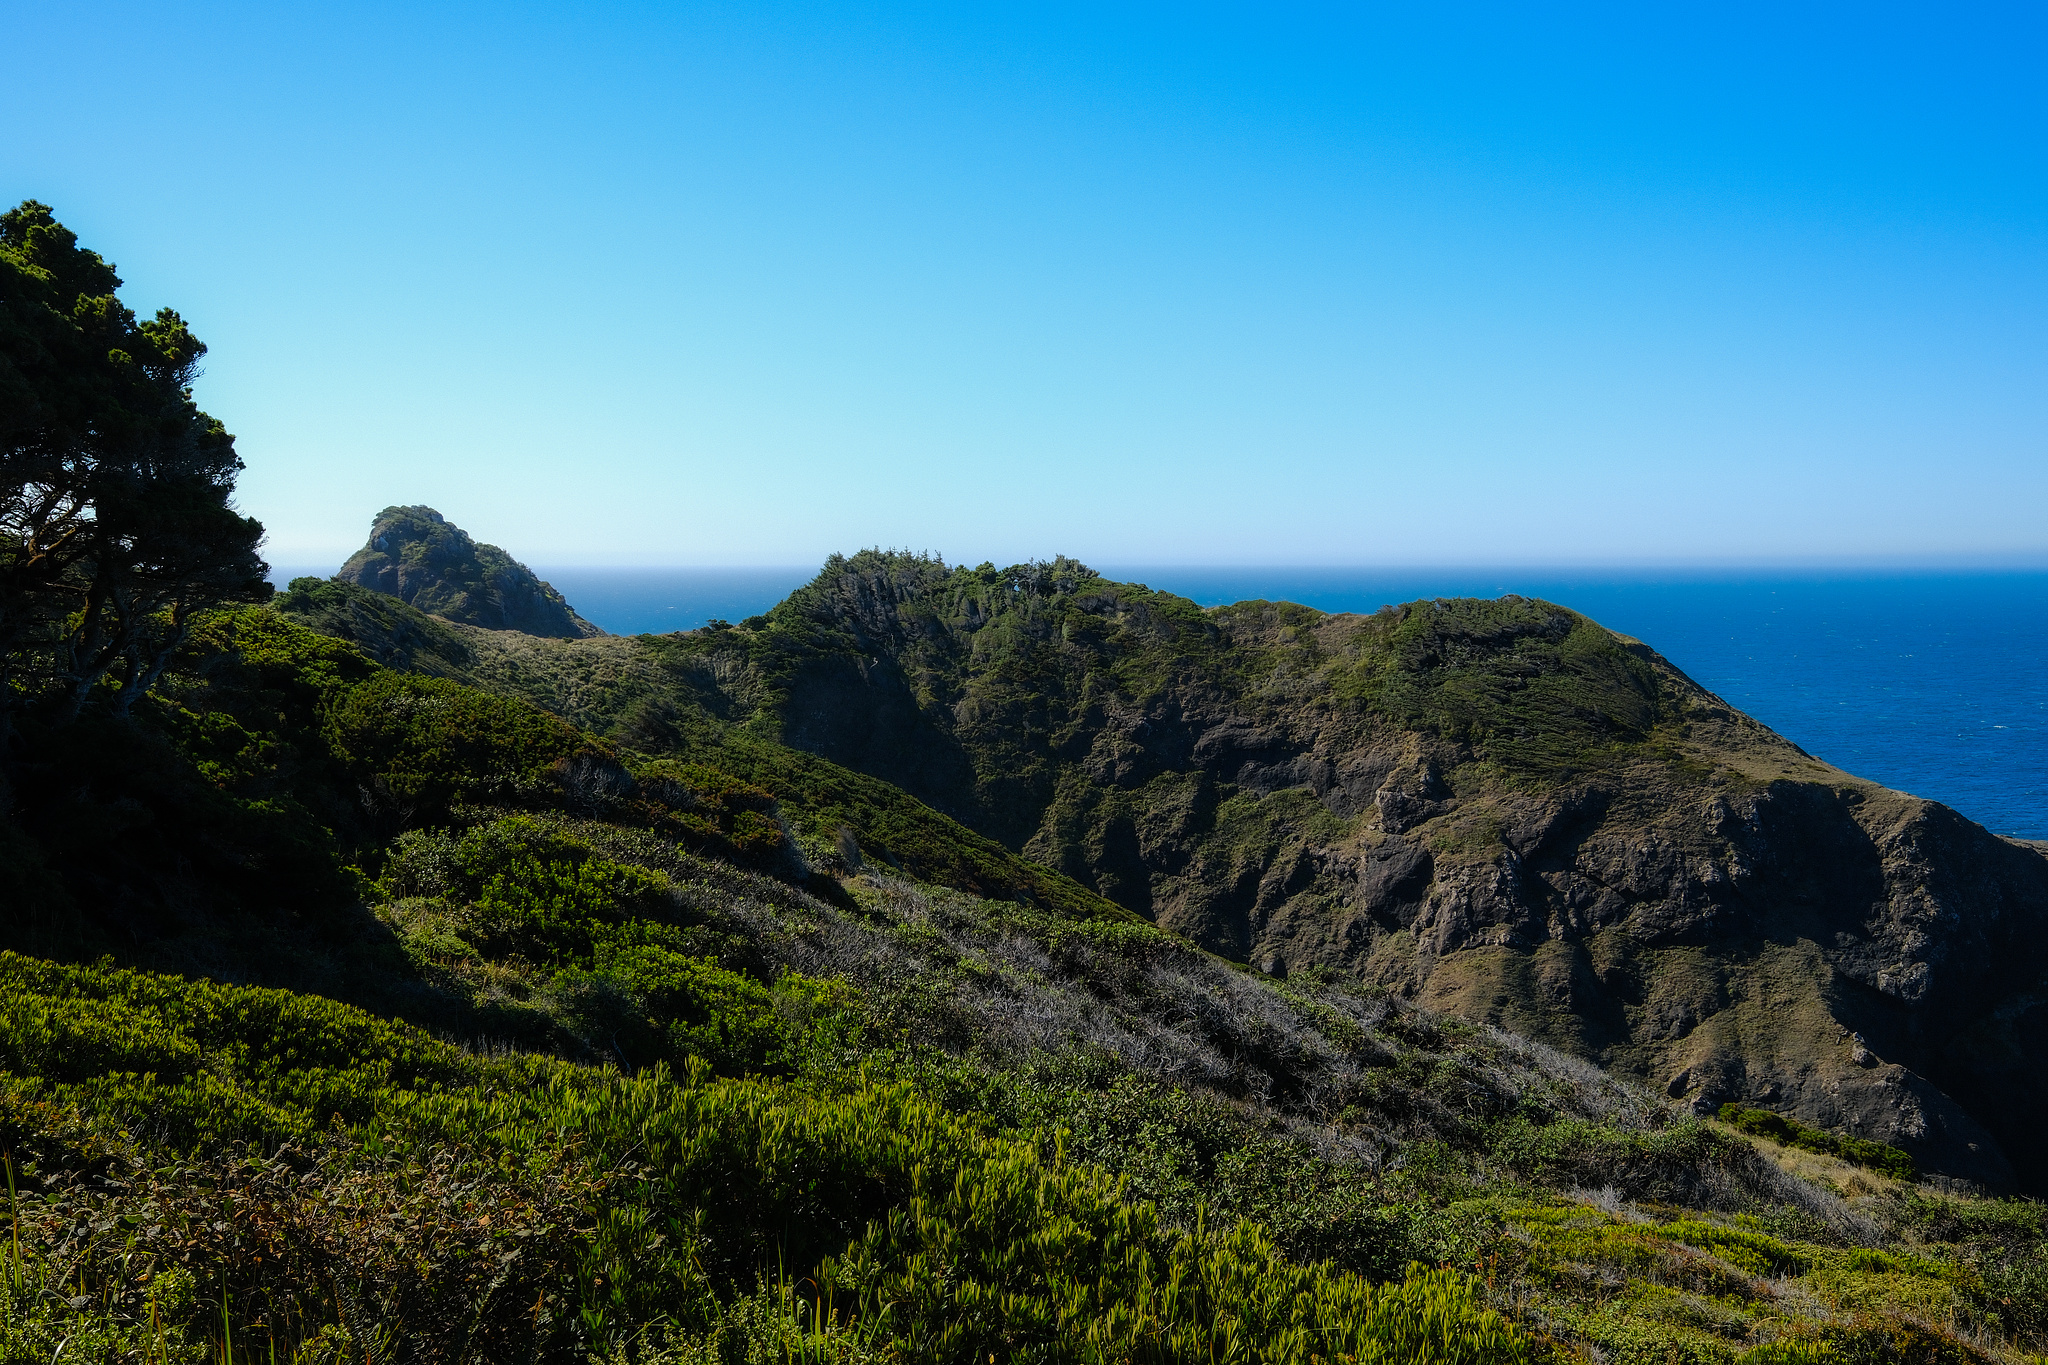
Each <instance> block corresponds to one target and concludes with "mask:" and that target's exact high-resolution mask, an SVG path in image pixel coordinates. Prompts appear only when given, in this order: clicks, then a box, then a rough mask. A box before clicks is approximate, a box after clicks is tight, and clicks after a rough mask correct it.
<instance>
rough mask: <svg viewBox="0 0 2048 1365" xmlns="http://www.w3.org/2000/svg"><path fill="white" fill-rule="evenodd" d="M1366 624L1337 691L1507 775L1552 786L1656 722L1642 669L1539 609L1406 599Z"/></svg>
mask: <svg viewBox="0 0 2048 1365" xmlns="http://www.w3.org/2000/svg"><path fill="white" fill-rule="evenodd" d="M1382 622H1383V623H1384V624H1381V623H1382ZM1375 624H1376V625H1378V627H1379V628H1378V630H1377V631H1376V634H1377V635H1378V641H1377V643H1378V646H1379V647H1378V648H1377V649H1373V650H1369V651H1366V652H1364V653H1363V654H1362V656H1361V657H1360V658H1359V660H1358V661H1357V663H1355V664H1354V665H1353V668H1352V673H1351V676H1350V677H1349V678H1347V679H1346V680H1345V682H1344V686H1345V687H1346V688H1347V690H1349V691H1350V692H1351V693H1352V694H1353V695H1355V696H1357V697H1358V698H1359V699H1361V700H1362V701H1364V702H1366V703H1367V704H1368V705H1370V706H1372V707H1373V708H1374V709H1376V710H1378V711H1380V712H1382V713H1383V714H1385V715H1386V716H1388V717H1389V718H1390V719H1392V720H1394V721H1396V722H1398V723H1400V724H1402V725H1405V726H1409V727H1413V728H1416V729H1421V730H1424V731H1425V732H1429V733H1434V734H1435V735H1437V736H1438V737H1440V738H1442V739H1445V740H1448V741H1450V742H1452V743H1455V744H1461V745H1469V746H1470V747H1471V748H1472V750H1473V751H1474V752H1475V753H1477V754H1478V755H1480V756H1481V757H1483V758H1485V759H1486V760H1488V761H1491V762H1493V763H1497V764H1499V765H1500V766H1501V767H1503V768H1505V769H1507V770H1508V771H1510V772H1513V773H1517V774H1520V775H1525V776H1529V777H1540V778H1548V779H1556V778H1562V777H1570V776H1572V775H1573V774H1575V773H1578V772H1582V771H1584V770H1585V769H1587V768H1589V767H1597V766H1601V765H1603V764H1605V763H1608V762H1611V761H1612V760H1613V759H1614V758H1615V757H1617V756H1619V755H1621V754H1624V753H1626V752H1628V751H1629V750H1630V749H1632V748H1633V747H1634V746H1638V745H1641V744H1643V743H1644V742H1645V741H1647V740H1648V739H1649V738H1650V735H1651V732H1652V731H1653V730H1654V729H1655V727H1656V726H1657V724H1658V723H1659V721H1660V720H1662V719H1664V718H1665V714H1664V713H1665V710H1666V706H1665V703H1664V702H1663V701H1662V700H1661V698H1660V689H1659V687H1658V683H1657V678H1656V674H1655V673H1654V672H1652V670H1651V669H1650V667H1649V665H1648V664H1647V663H1645V662H1644V661H1643V660H1642V659H1640V658H1638V657H1636V656H1635V655H1634V654H1632V653H1630V652H1629V650H1628V649H1627V648H1626V647H1625V646H1624V645H1622V643H1621V642H1620V641H1618V640H1617V639H1616V638H1615V637H1614V636H1613V635H1611V634H1609V633H1608V632H1607V631H1605V630H1602V629H1601V628H1600V627H1599V626H1596V625H1594V624H1593V623H1592V622H1591V621H1588V620H1586V619H1585V618H1584V617H1582V616H1579V615H1578V614H1576V613H1574V612H1570V611H1567V610H1565V609H1564V608H1562V607H1556V606H1552V605H1551V604H1550V603H1548V602H1538V601H1535V600H1533V599H1529V598H1522V597H1503V598H1501V599H1499V600H1498V601H1491V602H1486V601H1473V600H1467V599H1460V600H1456V601H1444V600H1438V601H1434V602H1415V603H1411V604H1410V605H1408V606H1406V607H1402V608H1399V609H1397V610H1396V611H1395V612H1393V613H1392V614H1390V615H1387V616H1383V617H1379V618H1375Z"/></svg>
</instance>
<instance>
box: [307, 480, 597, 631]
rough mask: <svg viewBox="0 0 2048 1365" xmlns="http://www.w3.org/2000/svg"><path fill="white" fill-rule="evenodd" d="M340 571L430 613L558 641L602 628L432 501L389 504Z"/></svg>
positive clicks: (347, 577)
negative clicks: (416, 504) (421, 504)
mask: <svg viewBox="0 0 2048 1365" xmlns="http://www.w3.org/2000/svg"><path fill="white" fill-rule="evenodd" d="M335 577H336V578H338V579H341V580H342V581H344V582H348V583H357V584H360V585H361V586H363V587H365V588H369V589H370V590H371V591H373V592H381V593H387V594H389V595H390V596H392V597H396V598H398V599H399V600H400V601H402V602H404V603H406V604H407V605H408V606H412V607H416V608H418V609H419V610H420V611H423V612H426V613H427V614H429V615H431V616H439V617H443V618H445V619H447V620H450V621H456V622H460V623H461V624H463V625H469V626H482V627H483V628H484V629H486V630H516V631H520V632H522V633H524V634H527V635H540V636H546V637H549V638H552V639H559V640H577V639H587V638H589V637H591V636H594V635H603V634H604V633H605V632H603V631H602V630H599V629H598V628H597V627H596V626H594V625H592V624H591V623H590V622H588V621H586V620H584V619H583V618H582V617H581V616H578V615H577V614H576V609H575V608H574V607H572V606H570V605H569V604H568V603H567V602H566V601H564V600H563V599H562V594H560V593H558V592H556V591H555V590H554V589H553V588H552V587H550V586H549V585H548V584H546V583H543V582H542V581H541V580H540V579H538V578H536V577H534V575H533V571H532V570H530V569H528V568H527V567H526V566H525V565H524V564H521V563H520V562H519V561H518V560H516V559H514V558H512V556H510V555H508V554H506V553H505V552H504V551H503V550H501V549H499V548H498V547H497V546H495V545H483V544H480V543H478V542H477V541H476V540H474V539H472V538H471V537H470V535H469V533H468V532H467V531H465V530H463V529H462V528H461V527H459V526H457V525H455V524H454V523H453V522H451V521H449V520H448V519H447V518H446V517H444V516H442V515H441V514H440V513H439V512H436V511H435V510H434V509H433V508H431V507H387V508H385V509H384V510H383V511H382V512H379V513H378V514H377V519H376V521H374V522H373V523H371V525H370V539H369V543H368V544H366V545H364V546H363V548H362V549H360V550H358V551H356V552H355V553H354V554H353V555H350V556H349V560H348V563H346V564H344V565H342V566H341V571H340V572H339V573H337V574H335Z"/></svg>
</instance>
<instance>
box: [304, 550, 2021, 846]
mask: <svg viewBox="0 0 2048 1365" xmlns="http://www.w3.org/2000/svg"><path fill="white" fill-rule="evenodd" d="M1094 567H1095V568H1096V569H1097V570H1098V571H1099V572H1101V573H1103V574H1105V575H1107V576H1109V577H1111V578H1115V579H1119V580H1122V581H1125V582H1138V583H1146V584H1149V585H1150V586H1152V587H1154V588H1158V589H1161V590H1163V591H1167V592H1174V593H1179V594H1180V595H1182V596H1184V597H1188V598H1191V599H1193V600H1194V601H1196V602H1198V603H1200V604H1201V605H1203V606H1218V605H1221V604H1223V603H1226V602H1236V601H1242V600H1245V599H1248V598H1266V599H1269V600H1275V601H1282V600H1284V601H1291V602H1299V603H1302V604H1303V605H1305V606H1311V607H1316V608H1318V609H1320V610H1323V611H1333V612H1334V611H1373V610H1375V609H1377V608H1378V607H1379V606H1381V605H1382V604H1383V603H1389V602H1407V601H1413V600H1415V599H1416V598H1423V597H1464V596H1478V597H1498V596H1500V595H1501V594H1502V593H1507V592H1515V593H1521V594H1523V595H1524V596H1527V597H1540V598H1544V599H1546V600H1548V601H1552V602H1558V603H1561V604H1563V605H1565V606H1568V607H1571V608H1572V609H1573V610H1575V611H1579V612H1583V613H1584V614H1586V615H1587V616H1590V617H1592V618H1593V619H1594V620H1596V621H1598V622H1600V623H1601V624H1602V625H1605V626H1607V627H1608V628H1610V629H1612V630H1618V631H1621V632H1622V633H1624V634H1627V635H1633V636H1635V637H1636V638H1637V639H1640V640H1643V641H1645V642H1647V643H1648V644H1649V645H1651V646H1652V647H1653V648H1655V649H1656V650H1658V651H1659V652H1660V653H1662V654H1663V655H1664V656H1665V657H1666V658H1668V659H1670V660H1671V661H1672V663H1674V664H1676V665H1677V666H1678V667H1679V668H1681V669H1683V670H1685V672H1686V673H1687V674H1689V675H1690V676H1691V677H1692V678H1693V679H1694V680H1695V681H1697V682H1698V683H1699V684H1700V685H1701V686H1703V687H1705V688H1707V689H1708V690H1710V691H1713V692H1716V693H1718V694H1720V696H1721V697H1722V698H1724V699H1725V700H1726V701H1728V702H1729V703H1730V704H1731V705H1733V706H1736V707H1739V708H1741V709H1742V710H1744V711H1747V712H1748V713H1749V714H1751V715H1753V716H1755V717H1756V718H1757V719H1758V720H1761V721H1763V722H1764V723H1765V724H1766V725H1769V726H1770V727H1771V728H1772V729H1774V730H1776V731H1778V732H1779V733H1780V734H1782V735H1784V736H1786V737H1787V738H1788V739H1790V740H1792V741H1793V742H1794V743H1795V744H1798V745H1799V746H1800V747H1801V748H1803V749H1805V750H1806V751H1807V752H1809V753H1812V754H1814V755H1816V756H1818V757H1820V758H1823V759H1826V760H1827V761H1828V762H1830V763H1832V764H1834V765H1835V766H1837V767H1839V768H1843V769H1846V770H1847V771H1849V772H1852V773H1856V774H1859V775H1860V776H1863V777H1867V778H1869V779H1871V780H1873V781H1876V782H1881V783H1883V784H1884V785H1885V786H1888V787H1893V788H1896V789H1898V790H1900V791H1907V792H1911V793H1913V794H1914V795H1916V796H1924V797H1928V798H1930V799H1932V800H1936V801H1940V802H1943V803H1944V804H1946V805H1949V806H1952V807H1954V808H1955V809H1956V810H1958V811H1960V812H1962V813H1963V814H1964V815H1967V816H1969V817H1970V818H1971V819H1973V820H1976V821H1978V822H1980V823H1981V824H1983V825H1985V826H1986V827H1987V828H1989V829H1991V830H1993V831H1995V832H1997V833H2000V834H2010V835H2016V836H2018V837H2020V838H2026V839H2048V572H2001V573H1886V574H1877V573H1819V572H1815V573H1793V572H1788V571H1784V570H1773V571H1768V572H1767V571H1761V570H1759V571H1751V572H1741V571H1729V570H1721V571H1714V572H1707V571H1697V572H1675V571H1666V572H1637V573H1624V572H1619V571H1614V570H1600V571H1593V570H1588V571H1581V572H1574V571H1569V570H1559V569H1487V568H1476V569H1413V570H1387V569H1288V568H1263V569H1262V568H1184V567H1182V568H1167V567H1158V566H1146V565H1096V566H1094ZM298 572H313V573H328V572H332V570H331V569H318V570H291V571H288V572H280V573H279V574H278V575H277V578H278V580H279V581H284V580H285V579H287V578H289V577H290V576H292V575H293V574H295V573H298ZM536 572H537V573H539V574H540V575H541V577H543V578H545V579H547V580H548V581H550V582H551V583H553V584H554V585H555V587H556V588H557V589H559V590H560V591H561V592H562V594H563V595H564V596H565V597H567V598H568V599H569V601H570V602H571V603H572V604H573V605H574V606H575V607H576V609H577V610H578V611H580V612H582V613H583V615H584V616H585V617H587V618H589V619H590V620H591V621H594V622H596V623H597V624H598V625H600V626H602V627H604V628H605V629H606V630H609V631H612V632H614V633H616V634H638V633H641V632H661V631H673V630H692V629H695V628H696V627H698V626H701V625H703V624H704V622H705V621H707V620H711V619H713V618H719V619H723V620H728V621H739V620H743V619H745V618H746V617H748V616H752V615H755V614H756V613H759V612H762V611H766V610H767V609H768V608H769V607H771V606H773V605H774V604H775V603H777V602H779V601H781V600H782V598H783V597H785V596H786V595H788V593H789V592H790V590H791V589H793V588H795V587H797V586H798V585H799V584H802V583H804V582H806V581H808V580H809V579H810V577H811V576H812V575H813V574H814V573H816V569H815V568H814V567H805V568H789V569H587V568H547V569H543V568H536Z"/></svg>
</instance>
